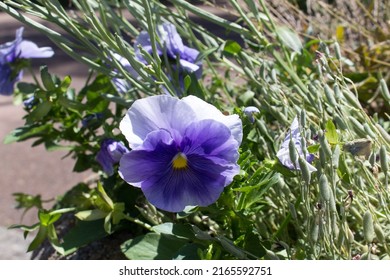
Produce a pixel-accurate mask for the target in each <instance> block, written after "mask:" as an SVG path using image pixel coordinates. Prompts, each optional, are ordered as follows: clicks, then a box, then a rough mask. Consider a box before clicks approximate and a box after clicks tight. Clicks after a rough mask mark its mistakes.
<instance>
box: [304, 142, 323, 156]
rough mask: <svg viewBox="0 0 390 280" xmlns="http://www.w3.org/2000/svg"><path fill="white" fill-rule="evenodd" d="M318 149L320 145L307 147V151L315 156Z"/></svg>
mask: <svg viewBox="0 0 390 280" xmlns="http://www.w3.org/2000/svg"><path fill="white" fill-rule="evenodd" d="M320 147H321V145H320V144H315V145H311V146H309V147H307V151H308V152H309V153H310V154H315V153H317V152H318V151H319V150H320Z"/></svg>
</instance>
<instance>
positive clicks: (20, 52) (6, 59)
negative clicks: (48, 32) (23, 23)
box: [0, 27, 54, 95]
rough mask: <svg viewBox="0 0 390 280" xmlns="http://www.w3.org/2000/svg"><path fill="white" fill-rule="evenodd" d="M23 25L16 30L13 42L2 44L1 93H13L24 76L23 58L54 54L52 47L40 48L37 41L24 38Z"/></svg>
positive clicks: (0, 47) (0, 65)
mask: <svg viewBox="0 0 390 280" xmlns="http://www.w3.org/2000/svg"><path fill="white" fill-rule="evenodd" d="M23 29H24V28H23V27H21V28H19V29H17V30H16V38H15V40H14V41H12V42H8V43H5V44H2V45H0V94H1V95H11V94H12V93H13V92H14V85H15V83H16V82H18V81H19V80H20V79H21V78H22V75H23V73H22V70H21V68H22V67H21V66H23V64H22V63H20V62H21V61H22V60H23V59H29V58H47V57H51V56H53V54H54V51H53V50H52V48H50V47H42V48H39V47H38V46H37V45H36V44H35V43H33V42H31V41H27V40H23V39H22V33H23Z"/></svg>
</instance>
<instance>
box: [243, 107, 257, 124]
mask: <svg viewBox="0 0 390 280" xmlns="http://www.w3.org/2000/svg"><path fill="white" fill-rule="evenodd" d="M258 113H260V111H259V109H257V108H256V107H254V106H249V107H245V109H244V114H245V115H246V116H247V118H248V119H249V121H250V122H251V123H254V122H255V115H256V114H258Z"/></svg>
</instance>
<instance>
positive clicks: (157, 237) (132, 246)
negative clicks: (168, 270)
mask: <svg viewBox="0 0 390 280" xmlns="http://www.w3.org/2000/svg"><path fill="white" fill-rule="evenodd" d="M185 244H187V241H185V240H184V239H182V238H177V237H175V236H173V235H166V234H158V233H147V234H146V235H142V236H137V237H136V238H134V239H130V240H128V241H126V242H124V243H123V244H122V245H121V249H122V252H123V253H124V254H125V255H126V257H128V258H129V259H131V260H172V259H173V258H175V256H177V254H178V251H179V250H180V249H181V248H182V247H183V246H184V245H185Z"/></svg>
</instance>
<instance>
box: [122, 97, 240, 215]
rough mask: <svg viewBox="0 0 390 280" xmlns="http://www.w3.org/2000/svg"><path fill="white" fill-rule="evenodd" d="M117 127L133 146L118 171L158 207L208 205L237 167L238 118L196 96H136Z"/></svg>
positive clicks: (180, 207)
mask: <svg viewBox="0 0 390 280" xmlns="http://www.w3.org/2000/svg"><path fill="white" fill-rule="evenodd" d="M120 129H121V131H122V133H123V134H124V135H125V136H126V139H127V140H128V142H129V145H130V147H131V148H132V151H130V152H129V153H127V154H125V155H124V156H123V157H122V158H121V161H120V166H119V174H120V175H121V177H122V178H123V179H124V180H125V181H126V182H128V183H129V184H131V185H133V186H135V187H139V188H141V190H142V191H143V193H144V194H145V196H146V198H147V199H148V201H150V202H151V203H152V204H153V205H155V206H156V207H158V208H160V209H163V210H166V211H170V212H179V211H182V210H183V209H184V208H185V207H186V206H195V205H198V206H207V205H210V204H212V203H214V202H215V201H216V200H217V199H218V197H219V196H220V194H221V193H222V191H223V189H224V187H225V186H227V185H229V184H230V183H231V182H232V180H233V177H234V176H235V175H236V174H238V172H239V170H240V167H239V166H238V164H237V160H238V157H239V154H238V148H239V146H240V144H241V140H242V124H241V120H240V119H239V117H238V116H237V115H229V116H225V115H223V114H222V113H221V112H220V111H219V110H218V109H217V108H215V107H214V106H212V105H210V104H208V103H206V102H204V101H203V100H201V99H199V98H197V97H195V96H187V97H184V98H183V99H178V98H175V97H171V96H168V95H158V96H151V97H147V98H144V99H139V100H137V101H135V102H134V103H133V105H132V106H131V107H130V109H129V110H128V112H127V114H126V116H125V117H124V118H123V120H122V122H121V124H120Z"/></svg>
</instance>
